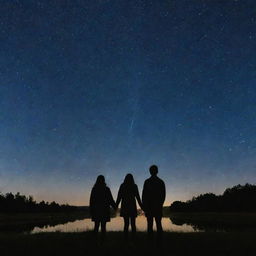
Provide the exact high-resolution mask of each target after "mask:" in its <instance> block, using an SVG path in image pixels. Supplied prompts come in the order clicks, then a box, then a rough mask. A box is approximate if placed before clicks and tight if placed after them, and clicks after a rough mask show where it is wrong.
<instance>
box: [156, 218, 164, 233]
mask: <svg viewBox="0 0 256 256" xmlns="http://www.w3.org/2000/svg"><path fill="white" fill-rule="evenodd" d="M155 221H156V230H157V233H159V234H161V233H162V232H163V227H162V217H155Z"/></svg>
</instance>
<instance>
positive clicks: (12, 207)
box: [0, 192, 81, 213]
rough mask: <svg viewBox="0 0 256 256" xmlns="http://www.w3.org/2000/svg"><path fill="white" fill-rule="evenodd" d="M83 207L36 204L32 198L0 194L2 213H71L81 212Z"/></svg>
mask: <svg viewBox="0 0 256 256" xmlns="http://www.w3.org/2000/svg"><path fill="white" fill-rule="evenodd" d="M80 208H81V207H77V206H71V205H68V204H62V205H60V204H58V203H56V202H55V201H53V202H50V203H49V202H45V201H41V202H39V203H38V202H36V201H35V200H34V198H33V197H32V196H28V197H27V196H25V195H21V194H20V193H19V192H18V193H17V194H15V195H14V194H12V193H6V194H0V212H1V213H21V212H70V211H74V210H80Z"/></svg>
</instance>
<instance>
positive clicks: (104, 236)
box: [100, 221, 106, 243]
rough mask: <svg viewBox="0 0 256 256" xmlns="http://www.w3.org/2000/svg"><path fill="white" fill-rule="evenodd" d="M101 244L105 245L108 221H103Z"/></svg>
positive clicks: (101, 223)
mask: <svg viewBox="0 0 256 256" xmlns="http://www.w3.org/2000/svg"><path fill="white" fill-rule="evenodd" d="M100 225H101V242H102V243H103V242H104V241H105V238H106V221H101V222H100Z"/></svg>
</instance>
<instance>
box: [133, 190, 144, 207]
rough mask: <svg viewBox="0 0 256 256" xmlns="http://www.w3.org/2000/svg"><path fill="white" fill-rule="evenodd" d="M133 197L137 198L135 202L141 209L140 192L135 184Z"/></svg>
mask: <svg viewBox="0 0 256 256" xmlns="http://www.w3.org/2000/svg"><path fill="white" fill-rule="evenodd" d="M135 198H136V199H137V202H138V204H139V206H140V208H141V209H142V210H143V205H142V202H141V199H140V193H139V190H138V186H137V185H135Z"/></svg>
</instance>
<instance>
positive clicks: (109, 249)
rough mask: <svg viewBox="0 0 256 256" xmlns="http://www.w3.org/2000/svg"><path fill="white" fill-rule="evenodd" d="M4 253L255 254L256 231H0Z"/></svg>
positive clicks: (9, 254)
mask: <svg viewBox="0 0 256 256" xmlns="http://www.w3.org/2000/svg"><path fill="white" fill-rule="evenodd" d="M0 249H1V256H5V255H6V256H7V255H8V256H11V255H113V256H114V255H157V256H159V255H160V254H163V255H197V256H198V255H240V256H241V255H242V256H246V255H250V256H255V255H256V233H255V232H237V233H230V232H228V233H225V232H213V233H210V232H207V233H204V232H199V233H164V236H163V239H162V242H161V243H157V239H156V235H155V236H154V237H153V239H149V238H148V237H147V234H146V233H143V232H138V233H137V234H136V237H135V238H132V237H129V239H128V240H125V239H124V237H123V234H122V233H121V232H108V233H107V236H106V239H105V241H103V242H102V241H101V237H100V236H99V237H98V239H95V237H94V236H93V233H92V232H83V233H58V232H57V233H41V234H34V235H29V234H4V233H2V234H0Z"/></svg>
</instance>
